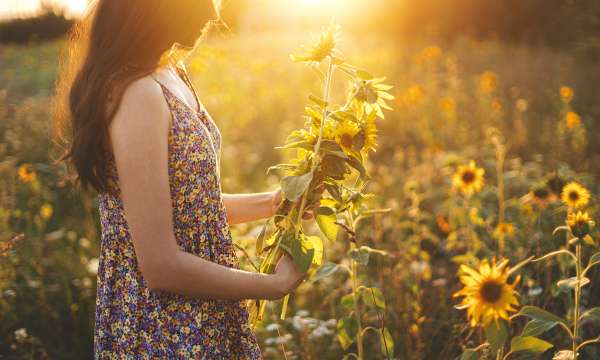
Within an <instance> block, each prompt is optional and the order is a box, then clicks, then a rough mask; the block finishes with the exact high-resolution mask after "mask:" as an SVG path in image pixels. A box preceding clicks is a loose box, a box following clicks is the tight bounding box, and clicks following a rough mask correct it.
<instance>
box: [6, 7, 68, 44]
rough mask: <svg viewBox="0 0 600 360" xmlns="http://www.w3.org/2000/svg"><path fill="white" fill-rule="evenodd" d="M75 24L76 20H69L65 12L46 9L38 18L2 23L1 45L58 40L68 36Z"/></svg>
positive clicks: (11, 20) (18, 19)
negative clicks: (65, 35)
mask: <svg viewBox="0 0 600 360" xmlns="http://www.w3.org/2000/svg"><path fill="white" fill-rule="evenodd" d="M73 23H74V20H72V19H68V18H67V17H66V16H65V14H64V12H63V11H57V10H56V9H54V8H50V7H45V8H43V9H42V12H41V13H40V14H39V15H37V16H33V17H26V18H16V19H9V20H5V21H3V22H0V43H27V42H30V41H33V40H40V41H42V40H51V39H56V38H58V37H61V36H63V35H64V34H66V33H67V31H69V29H70V28H71V26H72V25H73Z"/></svg>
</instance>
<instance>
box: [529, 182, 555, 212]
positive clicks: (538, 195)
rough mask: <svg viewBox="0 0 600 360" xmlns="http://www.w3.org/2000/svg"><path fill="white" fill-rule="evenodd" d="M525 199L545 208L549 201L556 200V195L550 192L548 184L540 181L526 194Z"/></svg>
mask: <svg viewBox="0 0 600 360" xmlns="http://www.w3.org/2000/svg"><path fill="white" fill-rule="evenodd" d="M526 198H527V201H531V202H533V203H534V204H536V205H538V206H539V207H540V208H545V207H546V206H547V205H548V204H549V203H550V202H553V201H554V200H556V195H554V193H552V191H551V190H550V188H549V187H548V185H546V184H544V183H541V184H538V185H535V186H534V187H533V188H532V189H531V190H530V191H529V194H527V196H526Z"/></svg>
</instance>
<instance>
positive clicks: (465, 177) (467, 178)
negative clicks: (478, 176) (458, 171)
mask: <svg viewBox="0 0 600 360" xmlns="http://www.w3.org/2000/svg"><path fill="white" fill-rule="evenodd" d="M461 178H462V181H463V182H464V183H465V184H470V183H472V182H473V181H474V180H475V173H474V172H472V171H465V172H463V174H462V177H461Z"/></svg>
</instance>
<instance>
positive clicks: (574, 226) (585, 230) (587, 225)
mask: <svg viewBox="0 0 600 360" xmlns="http://www.w3.org/2000/svg"><path fill="white" fill-rule="evenodd" d="M567 225H569V228H570V229H571V232H572V233H573V235H575V236H576V237H578V238H580V239H583V238H584V237H585V236H586V235H587V234H589V233H590V229H591V228H592V227H594V221H593V220H592V218H591V217H590V215H589V214H588V213H587V212H581V211H578V212H577V213H571V214H569V217H568V218H567Z"/></svg>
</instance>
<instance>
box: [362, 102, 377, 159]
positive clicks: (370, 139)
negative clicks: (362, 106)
mask: <svg viewBox="0 0 600 360" xmlns="http://www.w3.org/2000/svg"><path fill="white" fill-rule="evenodd" d="M376 119H377V114H376V113H375V112H374V111H373V112H371V114H369V115H368V116H367V118H366V119H365V122H364V123H363V124H362V126H361V127H362V129H361V132H362V133H363V134H364V137H365V138H364V139H365V140H364V145H363V147H362V150H364V151H365V152H366V151H369V150H373V151H376V149H377V125H375V120H376Z"/></svg>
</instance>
